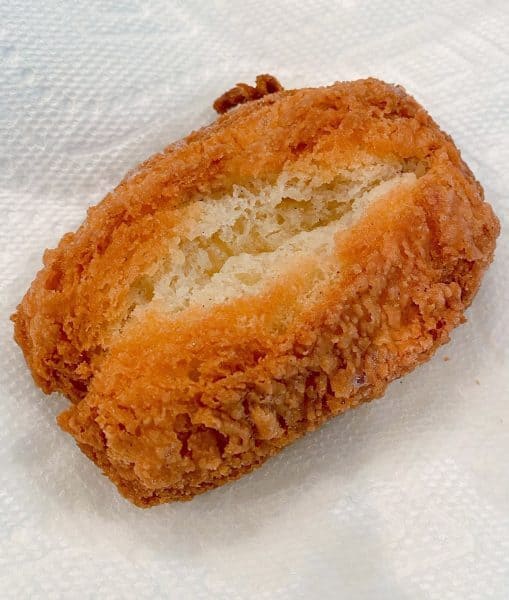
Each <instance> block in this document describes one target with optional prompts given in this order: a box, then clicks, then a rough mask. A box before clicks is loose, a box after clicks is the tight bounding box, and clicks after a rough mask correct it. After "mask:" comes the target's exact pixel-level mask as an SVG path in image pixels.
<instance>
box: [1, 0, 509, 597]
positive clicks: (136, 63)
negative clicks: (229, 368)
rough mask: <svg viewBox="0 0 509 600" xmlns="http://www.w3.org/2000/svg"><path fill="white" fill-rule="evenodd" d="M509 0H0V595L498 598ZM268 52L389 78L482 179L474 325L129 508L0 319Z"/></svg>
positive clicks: (508, 422) (289, 72)
mask: <svg viewBox="0 0 509 600" xmlns="http://www.w3.org/2000/svg"><path fill="white" fill-rule="evenodd" d="M508 7H509V5H508V3H507V2H505V1H504V0H499V1H492V2H483V1H478V2H466V1H464V0H463V1H462V0H433V1H430V2H410V1H405V0H398V1H397V2H396V1H388V0H384V1H382V0H376V1H372V2H367V1H366V2H357V1H355V0H344V1H342V2H333V1H331V0H323V1H322V0H312V1H309V2H287V1H285V2H276V1H274V0H273V1H270V0H263V1H249V2H245V1H244V2H240V1H239V2H235V1H233V0H230V1H228V2H226V1H225V2H219V1H217V2H210V1H207V2H202V1H199V0H194V1H192V2H184V1H183V0H182V1H172V2H169V1H166V0H160V1H152V2H144V1H142V0H140V1H137V0H110V1H99V0H87V1H77V2H72V1H71V0H69V1H60V2H57V1H56V0H52V1H48V2H42V1H32V2H14V1H11V0H3V1H2V2H1V3H0V202H1V213H0V214H1V219H0V236H1V238H0V239H1V244H0V340H1V342H0V343H1V352H0V396H1V404H0V406H1V409H0V461H1V470H0V478H1V484H0V597H1V598H5V599H10V598H13V599H14V598H15V599H18V598H80V599H87V598H91V599H92V598H112V599H113V598H115V599H116V598H140V599H145V598H147V599H148V598H171V599H181V598H182V599H187V598H193V599H195V598H196V599H200V598H216V597H217V598H223V599H225V600H230V599H231V600H234V599H235V600H244V599H249V598H255V597H256V598H265V599H268V598H270V599H272V598H274V599H276V600H279V599H281V600H282V599H286V598H292V599H294V598H295V599H299V598H306V599H307V598H320V599H322V598H323V599H329V598H330V599H342V598H348V599H350V598H353V599H368V598H369V599H372V598H373V599H377V600H378V599H390V600H399V599H412V600H413V599H420V598H425V599H428V598H429V599H434V598H437V599H440V600H442V599H451V600H452V599H454V600H455V599H458V600H459V599H461V600H464V599H483V600H484V599H485V598H497V599H505V598H509V467H508V456H509V360H508V353H509V350H508V342H507V338H508V335H509V317H508V314H509V312H508V300H509V279H508V275H509V240H508V234H507V226H508V214H509V211H508V206H509V201H508V195H509V192H508V190H509V169H508V165H509V150H508V139H509V101H508V92H509V61H508V55H509V39H508V30H509V10H508ZM263 72H270V73H273V74H274V75H276V76H277V77H279V78H280V80H281V82H282V83H283V85H285V86H286V87H302V86H308V85H324V84H328V83H332V82H333V81H335V80H338V79H341V80H342V79H355V78H359V77H365V76H369V75H373V76H377V77H380V78H383V79H385V80H388V81H391V82H397V83H400V84H402V85H404V86H405V87H406V88H407V90H408V91H409V92H411V93H412V94H413V95H415V97H416V98H417V99H418V100H419V101H420V102H422V103H423V104H424V106H425V107H426V108H427V109H428V110H429V111H430V113H431V114H432V115H433V116H434V117H435V119H436V120H437V121H438V122H439V124H440V125H441V126H442V127H443V128H444V129H445V130H446V131H448V132H449V133H451V134H452V136H453V137H454V139H455V141H456V143H457V144H458V146H459V147H460V148H461V149H462V151H463V155H464V157H465V159H466V161H467V162H468V164H469V165H470V166H471V167H472V169H473V170H474V172H475V174H476V176H477V177H478V178H479V179H480V181H481V182H482V183H483V185H484V187H485V190H486V195H487V198H488V199H489V200H490V202H491V203H492V204H493V206H494V207H495V210H496V212H497V213H498V215H499V217H500V219H501V221H502V235H501V237H500V239H499V243H498V249H497V254H496V260H495V263H494V264H493V266H492V268H491V269H490V271H489V273H488V274H487V276H486V278H485V280H484V284H483V287H482V289H481V291H480V293H479V295H478V297H477V298H476V300H475V303H474V305H473V307H472V308H471V309H470V310H469V312H468V318H469V322H468V323H467V324H466V325H464V326H462V327H461V328H459V329H458V330H457V331H456V332H455V333H454V334H453V340H452V342H451V343H450V344H449V345H448V346H446V347H445V348H443V349H442V350H440V351H439V352H438V354H437V356H436V357H435V358H434V359H433V361H432V362H430V363H428V364H426V365H424V366H422V367H420V368H419V369H418V370H417V371H416V372H415V373H413V374H411V375H409V376H408V377H406V378H405V379H403V380H402V381H399V382H395V383H394V384H393V385H392V386H391V387H390V390H389V392H388V393H387V394H386V396H385V398H384V399H382V400H379V401H376V402H375V403H373V404H370V405H366V406H363V407H361V408H358V409H356V410H355V411H352V412H350V413H348V414H345V415H344V416H342V417H340V418H337V419H336V420H334V421H333V422H331V423H329V424H327V425H326V426H325V427H323V428H322V429H321V430H320V431H318V432H316V433H314V434H312V435H309V436H308V437H307V438H305V439H303V440H302V441H300V442H298V443H296V444H294V445H293V446H292V447H290V448H289V449H287V450H285V451H284V452H283V453H281V454H280V455H279V456H278V457H276V458H275V459H274V460H272V461H270V462H269V463H268V464H266V465H265V466H264V467H263V468H262V469H260V470H259V471H258V472H256V473H254V474H253V475H250V476H248V477H245V478H244V479H242V480H240V481H239V482H237V483H234V484H232V485H228V486H226V487H224V488H222V489H220V490H217V491H214V492H212V493H208V494H206V495H204V496H202V497H199V498H197V499H195V500H194V501H193V502H192V503H188V504H172V505H166V506H161V507H157V508H153V509H151V510H149V511H141V510H139V509H137V508H135V507H134V506H131V505H130V504H128V503H127V502H126V501H125V500H123V499H122V498H121V497H120V496H119V495H118V493H117V491H116V489H115V488H114V486H113V485H112V484H110V483H109V481H108V480H106V479H105V478H104V477H102V476H101V475H100V473H99V471H98V470H97V469H96V467H95V466H93V465H92V464H91V463H90V462H89V461H88V460H87V459H86V458H85V457H84V456H83V455H82V454H81V453H80V452H79V450H78V449H77V448H76V446H75V444H74V441H73V440H72V439H71V438H70V437H68V436H66V435H65V434H63V433H62V432H61V431H60V430H59V429H58V428H57V426H56V424H55V417H56V415H57V414H58V413H59V412H60V411H61V410H62V409H63V407H64V406H65V400H64V399H63V398H61V397H59V396H56V395H55V396H52V397H49V398H48V397H44V396H43V394H42V393H41V392H40V391H39V390H38V389H36V388H35V386H34V384H33V382H32V379H31V377H30V374H29V372H28V370H27V368H26V365H25V363H24V361H23V359H22V356H21V352H20V351H19V349H18V348H17V347H16V346H15V345H14V343H13V342H12V340H11V336H12V327H11V324H10V322H9V321H8V317H9V315H10V314H11V312H12V311H13V310H14V308H15V306H16V304H17V302H18V301H19V300H20V298H21V296H22V294H23V293H24V291H25V289H26V288H27V287H28V285H29V283H30V281H31V280H32V278H33V276H34V274H35V272H36V270H37V269H38V268H39V267H40V265H41V257H42V253H43V250H44V248H46V247H52V246H54V245H55V244H56V243H57V242H58V240H59V238H60V236H61V235H62V234H63V233H64V232H66V231H68V230H71V229H74V228H76V226H78V224H79V223H80V222H81V220H82V219H83V218H84V216H85V210H86V208H87V206H89V205H91V204H94V203H95V202H97V201H98V200H100V199H101V197H102V196H103V195H105V193H106V192H107V191H108V190H110V189H111V188H112V187H113V186H114V185H115V184H116V183H118V181H119V180H120V179H121V178H122V176H123V175H124V174H125V172H126V171H127V170H128V169H130V168H132V167H134V166H135V165H136V164H137V163H138V162H139V161H141V160H142V159H144V158H146V157H148V156H149V155H150V154H151V153H153V152H155V151H157V150H160V149H161V148H162V147H163V146H165V145H166V144H167V143H169V142H170V141H173V140H175V139H178V138H180V137H182V136H183V135H185V134H187V133H188V132H189V131H190V130H191V129H195V128H197V127H199V126H201V125H202V124H205V123H207V122H209V121H211V120H212V119H213V118H214V114H213V112H212V110H211V103H212V101H213V100H214V98H216V97H217V96H218V95H219V94H220V93H222V92H223V91H224V90H226V89H227V88H229V87H231V85H233V84H234V83H236V82H237V81H247V82H252V81H253V80H254V77H255V76H256V75H257V74H258V73H263ZM446 356H447V357H450V360H448V361H447V362H445V361H444V358H445V357H446Z"/></svg>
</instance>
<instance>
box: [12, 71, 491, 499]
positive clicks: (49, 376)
mask: <svg viewBox="0 0 509 600" xmlns="http://www.w3.org/2000/svg"><path fill="white" fill-rule="evenodd" d="M276 83H277V80H276ZM258 84H259V86H260V90H258V91H257V92H256V93H252V90H251V91H250V90H247V91H246V89H244V95H243V96H242V98H241V99H240V100H238V98H237V100H235V98H234V95H235V94H233V92H232V90H230V92H232V93H231V94H230V92H228V93H227V94H226V95H225V99H223V100H224V101H222V103H221V106H219V108H220V109H221V110H219V112H226V110H228V108H231V107H232V106H234V105H237V104H239V103H240V104H242V106H238V107H237V108H236V109H235V110H232V111H230V112H228V113H227V114H225V115H223V116H220V117H218V119H217V120H216V121H215V122H214V123H213V124H212V125H210V126H209V127H206V128H204V129H202V130H200V131H198V132H195V133H192V134H191V135H190V136H189V137H187V138H186V139H185V140H183V141H181V142H178V143H176V144H173V145H171V146H169V147H168V148H166V149H165V150H164V152H162V153H160V154H158V155H156V156H154V157H152V158H150V159H149V160H147V161H146V162H145V163H143V164H142V165H140V168H139V169H138V170H137V171H136V172H135V173H133V174H131V175H130V176H129V177H127V178H126V179H125V180H124V181H122V182H121V184H120V185H119V186H118V187H117V188H116V189H115V190H114V191H113V192H111V193H110V194H109V195H108V196H107V197H106V198H105V199H104V200H103V201H102V202H101V203H100V204H99V205H98V206H96V207H94V208H92V209H90V211H89V213H88V216H87V219H86V220H85V222H84V223H83V225H82V226H81V227H80V229H78V231H76V232H74V233H69V234H67V235H66V236H64V238H63V239H62V241H61V242H60V245H59V246H58V247H57V248H56V249H54V250H49V251H47V252H46V254H45V257H44V267H43V269H42V270H41V271H40V272H39V273H38V274H37V277H36V279H35V280H34V282H33V283H32V286H31V287H30V289H29V291H28V292H27V294H26V295H25V297H24V298H23V300H22V302H21V304H20V305H19V307H18V309H17V312H16V314H15V315H14V316H13V320H14V324H15V337H16V340H17V341H18V343H19V344H20V346H21V348H22V349H23V352H24V354H25V357H26V359H27V362H28V364H29V366H30V368H31V370H32V373H33V376H34V379H35V381H36V382H37V383H38V384H39V385H40V386H41V388H42V389H43V390H44V391H46V392H51V391H60V392H63V393H64V394H65V395H66V396H67V397H68V398H69V399H70V401H71V402H70V405H69V408H68V409H67V410H66V411H64V412H63V413H62V415H60V417H59V424H60V425H61V427H62V428H63V429H64V430H65V431H67V432H69V433H70V434H71V435H73V436H74V437H75V439H76V441H77V443H78V444H79V446H80V448H81V449H82V450H83V452H84V453H85V454H86V455H87V456H89V457H90V458H91V459H92V460H93V461H94V462H95V463H96V464H97V465H98V466H99V467H100V468H101V469H102V470H103V471H104V473H105V474H106V475H108V476H109V477H110V478H111V480H112V481H113V482H114V483H115V484H116V485H117V486H118V488H119V490H120V492H121V493H122V494H124V495H125V496H126V497H127V498H129V499H130V500H131V501H133V502H134V503H136V504H137V505H139V506H144V507H145V506H151V505H154V504H159V503H162V502H167V501H171V500H186V499H190V498H192V497H193V496H194V495H196V494H199V493H201V492H204V491H206V490H208V489H211V488H214V487H217V486H218V485H222V484H224V483H226V482H228V481H231V480H232V479H235V478H237V477H239V476H241V475H242V474H244V473H247V472H249V471H251V470H252V469H254V468H255V467H257V466H259V465H261V464H262V463H263V462H264V461H265V460H267V459H268V458H269V457H270V456H273V455H274V454H276V453H277V452H279V451H280V450H281V449H282V448H283V447H284V446H286V445H288V444H289V443H291V442H292V441H293V440H295V439H296V438H298V437H300V436H302V435H304V434H305V433H306V432H308V431H311V430H313V429H316V428H317V427H318V426H319V425H320V424H321V423H323V422H324V421H326V420H327V419H329V418H331V417H333V416H335V415H338V414H340V413H342V412H344V411H345V410H347V409H349V408H352V407H355V406H357V405H358V404H360V403H361V402H365V401H368V400H371V399H373V398H376V397H379V396H380V395H382V394H383V393H384V390H385V388H386V386H387V385H388V383H389V382H390V381H392V380H393V379H395V378H397V377H400V376H401V375H403V374H405V373H406V372H408V371H410V370H412V369H413V368H415V367H416V366H417V365H418V364H419V363H421V362H423V361H425V360H427V359H428V358H429V357H430V356H431V355H432V354H433V353H434V351H435V350H436V348H437V347H438V346H439V345H440V344H443V343H445V342H447V341H448V339H449V334H450V332H451V330H452V329H453V328H454V327H456V326H457V325H458V324H460V323H461V322H462V321H463V320H464V317H463V314H464V311H465V309H466V307H468V305H469V304H470V302H471V301H472V299H473V297H474V295H475V293H476V291H477V289H478V287H479V285H480V281H481V278H482V274H483V273H484V271H485V269H486V268H487V266H488V265H489V264H490V262H491V260H492V258H493V252H494V248H495V240H496V237H497V235H498V231H499V224H498V220H497V219H496V217H495V215H494V214H493V212H492V210H491V208H490V206H489V205H488V204H487V203H486V202H485V201H484V197H483V191H482V188H481V187H480V185H479V184H478V183H477V182H476V180H475V179H474V177H473V175H472V173H471V172H470V170H469V169H468V167H467V166H466V165H465V163H464V162H463V161H462V159H461V157H460V154H459V152H458V150H457V149H456V147H455V146H454V144H453V142H452V140H451V139H450V137H449V136H447V135H446V134H444V133H443V132H442V131H440V129H439V128H438V126H437V125H436V124H435V123H434V122H433V120H432V119H431V118H430V117H429V115H428V114H427V113H426V111H425V110H424V109H423V108H422V107H421V106H419V104H417V103H416V102H415V100H414V99H413V98H411V97H410V96H409V95H408V94H406V92H405V91H404V90H403V89H402V88H400V87H398V86H392V85H388V84H385V83H383V82H380V81H377V80H374V79H369V80H362V81H357V82H350V83H336V84H334V85H332V86H330V87H328V88H317V89H303V90H282V89H280V86H279V87H278V85H279V84H278V85H276V84H275V83H274V82H272V81H269V80H265V79H263V80H262V79H260V80H259V81H257V87H258ZM264 85H265V87H266V89H265V91H264V90H263V89H262V87H263V86H264ZM239 86H240V84H239ZM239 86H237V88H239ZM248 87H249V86H248ZM237 88H234V89H236V90H237V92H239V89H240V88H239V89H237ZM252 89H255V90H256V89H257V88H252ZM237 92H236V93H237ZM240 92H242V89H240ZM240 92H239V93H240ZM262 92H263V93H262ZM228 94H230V95H229V96H228ZM253 94H254V95H253ZM262 96H263V97H262ZM234 100H235V101H234ZM216 108H217V107H216ZM223 109H224V110H223Z"/></svg>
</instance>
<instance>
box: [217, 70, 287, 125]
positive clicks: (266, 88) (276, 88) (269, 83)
mask: <svg viewBox="0 0 509 600" xmlns="http://www.w3.org/2000/svg"><path fill="white" fill-rule="evenodd" d="M282 90H283V86H282V85H281V84H280V83H279V81H278V80H277V79H276V78H275V77H274V76H273V75H268V74H265V75H258V77H257V78H256V85H255V87H253V86H252V85H248V84H247V83H237V85H235V86H234V87H232V88H231V89H229V90H228V91H226V92H225V93H224V94H221V96H219V98H217V99H216V100H215V101H214V104H213V105H212V106H213V107H214V110H215V111H216V112H217V113H219V114H220V115H222V114H223V113H225V112H227V111H229V110H230V109H231V108H234V107H235V106H238V105H239V104H245V103H246V102H251V101H252V100H259V99H260V98H263V96H266V95H267V94H274V93H276V92H281V91H282Z"/></svg>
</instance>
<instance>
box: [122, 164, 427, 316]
mask: <svg viewBox="0 0 509 600" xmlns="http://www.w3.org/2000/svg"><path fill="white" fill-rule="evenodd" d="M415 179H416V174H415V172H414V169H411V170H409V169H408V165H404V164H402V163H400V162H396V161H394V162H389V161H387V162H382V161H380V160H371V161H369V162H368V163H367V164H366V163H364V164H361V165H359V166H357V167H355V168H349V169H340V170H337V171H336V172H335V173H334V174H333V175H330V174H327V175H323V176H322V177H320V176H318V175H314V176H312V177H310V175H309V174H305V173H302V174H299V173H294V172H292V173H291V174H290V173H288V172H282V173H281V174H280V175H279V177H278V178H277V180H276V182H275V183H272V184H266V183H265V184H264V183H257V182H254V183H252V184H251V185H250V186H249V189H248V188H247V187H242V186H233V189H232V191H231V193H230V194H228V195H224V196H222V197H219V198H209V199H207V198H200V199H198V200H196V201H194V202H192V203H190V204H188V205H187V206H185V207H183V208H181V209H179V212H180V213H181V214H179V215H178V216H179V222H180V223H181V225H180V226H178V227H177V228H176V230H175V232H174V235H172V236H171V240H170V247H169V248H168V253H167V256H166V257H165V259H164V260H163V261H161V262H160V263H159V264H158V265H155V266H154V268H153V272H152V273H151V274H147V275H145V276H144V277H142V278H141V279H139V280H138V281H137V282H136V285H135V286H133V290H132V294H133V296H132V297H133V306H132V309H134V310H136V311H139V310H142V309H146V308H147V305H148V304H150V305H157V307H158V309H159V310H160V309H161V308H162V309H163V310H165V311H167V312H168V313H177V312H180V311H182V310H184V309H186V308H188V307H192V306H202V307H204V308H206V307H209V306H211V305H214V304H220V303H225V302H228V301H229V300H232V299H234V298H237V297H239V296H243V295H252V294H257V293H259V292H260V291H261V290H262V289H263V288H264V287H265V286H266V285H268V284H269V283H270V282H271V281H274V280H275V279H277V278H278V276H280V275H281V274H282V273H283V272H284V271H288V270H291V269H293V268H295V266H296V265H298V264H299V262H302V261H303V259H305V260H307V261H309V259H310V258H311V259H315V262H316V265H317V269H315V271H314V272H315V274H316V277H317V278H318V279H324V277H326V276H327V273H328V272H330V268H329V265H330V258H331V255H332V249H333V245H334V238H335V234H336V233H337V232H338V231H340V230H341V229H344V228H347V227H349V226H351V225H352V223H354V221H355V220H356V219H357V218H358V217H359V215H360V214H361V213H362V212H363V211H364V210H365V208H366V207H367V206H368V205H369V204H370V203H372V202H373V201H374V200H376V199H377V198H380V197H381V196H383V195H385V194H387V193H389V192H390V191H391V190H393V189H395V188H397V187H399V186H400V185H403V184H409V183H412V182H413V181H415ZM336 271H337V269H336ZM336 271H334V272H336Z"/></svg>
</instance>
